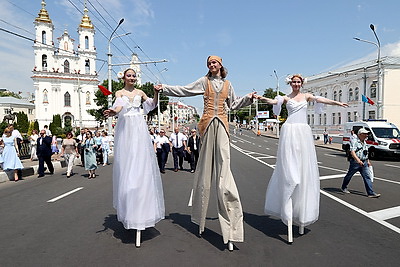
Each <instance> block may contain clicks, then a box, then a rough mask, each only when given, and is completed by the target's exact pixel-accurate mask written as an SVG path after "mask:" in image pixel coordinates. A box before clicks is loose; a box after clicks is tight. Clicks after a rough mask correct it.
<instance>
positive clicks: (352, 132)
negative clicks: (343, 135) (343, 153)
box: [350, 130, 358, 144]
mask: <svg viewBox="0 0 400 267" xmlns="http://www.w3.org/2000/svg"><path fill="white" fill-rule="evenodd" d="M357 139H358V137H357V135H356V134H355V133H354V130H351V132H350V144H351V143H353V142H355V141H356V140H357Z"/></svg>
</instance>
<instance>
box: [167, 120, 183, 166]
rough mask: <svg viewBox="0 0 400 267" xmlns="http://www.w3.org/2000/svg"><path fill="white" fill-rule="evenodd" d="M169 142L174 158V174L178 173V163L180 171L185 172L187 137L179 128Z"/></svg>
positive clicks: (176, 128)
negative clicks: (184, 160) (184, 159)
mask: <svg viewBox="0 0 400 267" xmlns="http://www.w3.org/2000/svg"><path fill="white" fill-rule="evenodd" d="M169 141H170V142H171V152H172V157H173V158H174V172H177V171H178V163H179V169H180V170H183V157H184V153H183V151H184V150H186V141H187V138H186V136H185V135H184V134H183V133H181V132H179V127H175V129H174V132H173V133H172V134H171V136H170V137H169Z"/></svg>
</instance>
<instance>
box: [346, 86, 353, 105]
mask: <svg viewBox="0 0 400 267" xmlns="http://www.w3.org/2000/svg"><path fill="white" fill-rule="evenodd" d="M347 101H348V102H351V101H353V88H350V89H349V97H348V99H347Z"/></svg>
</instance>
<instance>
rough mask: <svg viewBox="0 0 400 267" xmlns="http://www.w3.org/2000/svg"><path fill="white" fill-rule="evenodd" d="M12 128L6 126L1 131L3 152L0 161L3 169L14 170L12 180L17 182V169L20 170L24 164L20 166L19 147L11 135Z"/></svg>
mask: <svg viewBox="0 0 400 267" xmlns="http://www.w3.org/2000/svg"><path fill="white" fill-rule="evenodd" d="M11 134H12V129H11V128H10V127H7V128H5V129H4V133H3V140H2V142H3V145H4V149H3V153H2V154H1V156H0V163H2V164H3V167H2V168H3V170H4V171H13V172H14V181H15V182H17V181H18V180H19V178H18V170H22V169H23V168H24V166H22V163H21V160H20V159H19V155H20V154H19V153H20V151H19V149H18V143H17V138H16V137H15V136H12V135H11Z"/></svg>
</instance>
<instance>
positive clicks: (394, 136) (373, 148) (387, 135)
mask: <svg viewBox="0 0 400 267" xmlns="http://www.w3.org/2000/svg"><path fill="white" fill-rule="evenodd" d="M360 128H365V129H367V130H368V131H370V133H369V134H368V139H367V140H366V143H367V145H368V151H369V158H370V159H376V158H382V157H400V131H399V129H398V128H397V127H396V125H394V124H393V123H390V122H387V120H365V121H357V122H346V123H345V125H344V133H343V143H342V149H343V150H344V151H346V155H348V154H349V149H350V140H351V131H352V130H353V131H354V133H355V134H357V132H358V130H359V129H360Z"/></svg>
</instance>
